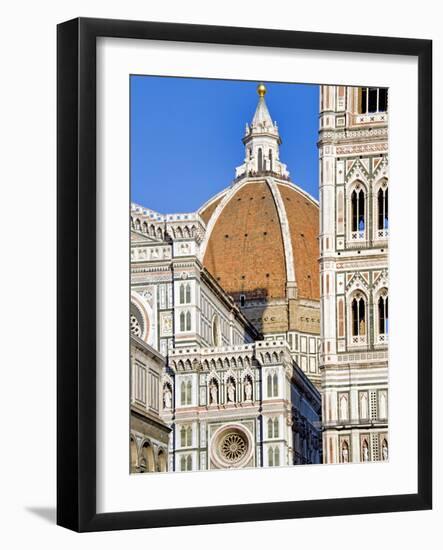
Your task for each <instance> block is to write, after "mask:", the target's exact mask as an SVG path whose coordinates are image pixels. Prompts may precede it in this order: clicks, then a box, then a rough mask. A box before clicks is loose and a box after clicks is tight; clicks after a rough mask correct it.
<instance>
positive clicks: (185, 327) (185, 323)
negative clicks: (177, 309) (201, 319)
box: [180, 311, 191, 332]
mask: <svg viewBox="0 0 443 550" xmlns="http://www.w3.org/2000/svg"><path fill="white" fill-rule="evenodd" d="M190 330H191V312H190V311H186V312H185V311H182V312H181V313H180V331H181V332H188V331H190Z"/></svg>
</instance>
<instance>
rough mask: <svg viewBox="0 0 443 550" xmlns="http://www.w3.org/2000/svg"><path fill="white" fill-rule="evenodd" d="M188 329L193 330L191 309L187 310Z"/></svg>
mask: <svg viewBox="0 0 443 550" xmlns="http://www.w3.org/2000/svg"><path fill="white" fill-rule="evenodd" d="M186 330H187V331H189V330H191V312H190V311H187V312H186Z"/></svg>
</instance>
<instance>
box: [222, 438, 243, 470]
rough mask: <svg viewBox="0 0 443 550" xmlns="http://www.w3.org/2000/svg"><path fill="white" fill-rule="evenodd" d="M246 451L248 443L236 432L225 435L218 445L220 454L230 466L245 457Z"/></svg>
mask: <svg viewBox="0 0 443 550" xmlns="http://www.w3.org/2000/svg"><path fill="white" fill-rule="evenodd" d="M247 450H248V442H247V440H246V438H245V437H244V436H243V435H242V434H240V433H238V432H231V433H228V434H226V435H225V436H224V437H223V438H222V440H221V443H220V454H221V455H222V456H223V458H224V459H225V460H226V461H228V462H230V463H232V464H235V463H236V462H238V461H239V460H241V459H242V458H243V457H244V456H245V454H246V452H247Z"/></svg>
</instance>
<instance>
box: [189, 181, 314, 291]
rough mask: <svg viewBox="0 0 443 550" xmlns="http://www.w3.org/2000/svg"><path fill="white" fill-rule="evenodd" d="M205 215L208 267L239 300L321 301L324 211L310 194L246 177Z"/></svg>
mask: <svg viewBox="0 0 443 550" xmlns="http://www.w3.org/2000/svg"><path fill="white" fill-rule="evenodd" d="M200 215H201V217H202V218H203V220H204V221H205V223H206V227H207V230H206V237H205V241H204V243H203V247H202V261H203V265H204V266H205V267H206V268H207V270H208V271H209V272H210V273H211V274H212V275H213V276H214V277H215V278H216V279H217V281H218V282H219V284H220V285H221V286H222V287H223V288H224V290H225V291H226V292H228V293H229V294H231V295H232V296H233V297H234V299H235V300H236V301H241V300H246V301H250V300H265V301H270V300H278V299H284V298H288V297H293V298H299V299H305V300H319V298H320V290H319V270H318V257H319V249H318V231H319V227H318V224H319V208H318V203H317V201H315V200H314V199H313V198H312V197H310V196H309V195H308V194H307V193H305V192H304V191H302V190H301V189H300V188H298V187H297V186H295V185H293V184H292V183H290V182H287V181H282V180H279V179H277V178H274V177H263V178H260V177H254V178H245V179H244V180H241V181H239V182H237V183H235V184H234V185H233V186H232V187H230V188H228V189H226V190H225V191H222V192H221V193H220V194H219V195H217V196H215V197H214V198H212V199H211V200H209V201H208V202H207V203H206V204H205V205H203V207H202V208H201V209H200ZM291 293H292V294H291ZM241 296H244V298H242V299H241Z"/></svg>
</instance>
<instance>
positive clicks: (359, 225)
mask: <svg viewBox="0 0 443 550" xmlns="http://www.w3.org/2000/svg"><path fill="white" fill-rule="evenodd" d="M365 229H366V213H365V192H364V190H363V189H362V188H361V187H359V188H356V189H354V190H353V191H352V193H351V231H352V235H351V237H352V239H363V238H364V235H365Z"/></svg>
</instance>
